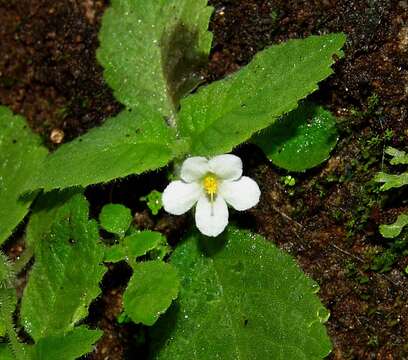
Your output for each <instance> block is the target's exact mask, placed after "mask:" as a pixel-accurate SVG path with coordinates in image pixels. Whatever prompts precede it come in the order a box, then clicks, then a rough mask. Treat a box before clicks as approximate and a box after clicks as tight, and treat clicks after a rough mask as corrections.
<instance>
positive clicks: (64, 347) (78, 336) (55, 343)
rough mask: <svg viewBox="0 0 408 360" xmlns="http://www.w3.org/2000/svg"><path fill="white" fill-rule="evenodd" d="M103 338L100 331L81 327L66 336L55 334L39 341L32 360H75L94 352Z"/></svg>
mask: <svg viewBox="0 0 408 360" xmlns="http://www.w3.org/2000/svg"><path fill="white" fill-rule="evenodd" d="M101 336H102V331H100V330H89V329H87V328H86V327H85V326H79V327H76V328H74V329H73V330H72V331H70V332H68V333H66V334H53V335H49V336H47V337H45V338H42V339H40V340H38V342H37V343H36V344H35V346H34V348H33V350H32V356H31V359H32V360H45V359H50V360H51V359H53V360H59V359H61V360H62V359H63V360H75V359H78V358H79V357H80V356H82V355H85V354H87V353H89V352H91V351H92V348H93V344H94V343H96V342H97V341H98V339H99V338H100V337H101Z"/></svg>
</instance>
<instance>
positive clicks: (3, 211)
mask: <svg viewBox="0 0 408 360" xmlns="http://www.w3.org/2000/svg"><path fill="white" fill-rule="evenodd" d="M46 154H47V150H46V149H45V148H44V147H42V146H41V141H40V137H39V136H37V135H35V134H34V133H32V132H31V130H30V129H29V128H28V126H27V123H26V121H25V120H24V119H23V118H22V117H21V116H17V115H13V114H12V112H11V111H10V110H8V109H7V108H6V107H3V106H0V244H2V243H3V242H4V241H5V240H6V239H7V238H8V237H9V236H10V235H11V233H12V231H13V230H14V228H15V227H16V226H17V225H18V224H19V223H20V221H21V220H22V219H23V218H24V216H25V215H26V214H27V211H28V208H29V206H30V204H31V202H32V200H33V199H34V194H31V195H30V196H24V197H20V196H21V195H22V193H23V192H24V190H25V183H26V181H27V179H30V178H31V177H32V176H33V174H34V173H35V172H36V171H37V167H38V166H39V164H40V162H41V160H42V159H43V158H44V157H45V155H46Z"/></svg>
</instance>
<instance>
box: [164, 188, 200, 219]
mask: <svg viewBox="0 0 408 360" xmlns="http://www.w3.org/2000/svg"><path fill="white" fill-rule="evenodd" d="M201 194H202V190H201V187H200V185H199V184H197V183H192V184H187V183H185V182H183V181H180V180H177V181H172V182H171V183H170V184H169V185H167V187H166V188H165V189H164V191H163V196H162V202H163V207H164V210H166V211H167V212H168V213H170V214H173V215H181V214H184V213H185V212H187V211H188V210H190V209H191V208H192V207H193V205H194V204H195V203H196V202H197V200H198V199H199V197H200V196H201Z"/></svg>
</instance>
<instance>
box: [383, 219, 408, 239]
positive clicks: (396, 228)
mask: <svg viewBox="0 0 408 360" xmlns="http://www.w3.org/2000/svg"><path fill="white" fill-rule="evenodd" d="M407 225H408V213H407V214H401V215H399V216H398V218H397V220H396V221H395V222H393V223H392V224H389V225H386V224H382V225H380V233H381V235H382V236H384V237H385V238H395V237H397V236H398V235H399V234H401V231H402V229H403V228H404V227H405V226H407Z"/></svg>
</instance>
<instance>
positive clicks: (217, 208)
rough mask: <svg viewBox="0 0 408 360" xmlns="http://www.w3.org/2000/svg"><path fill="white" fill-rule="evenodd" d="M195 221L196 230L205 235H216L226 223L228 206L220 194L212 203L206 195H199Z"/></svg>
mask: <svg viewBox="0 0 408 360" xmlns="http://www.w3.org/2000/svg"><path fill="white" fill-rule="evenodd" d="M195 221H196V225H197V228H198V230H200V231H201V232H202V233H203V234H204V235H207V236H218V235H219V234H221V233H222V232H223V231H224V229H225V227H226V226H227V225H228V206H227V204H226V203H225V201H224V199H223V198H222V197H221V196H217V197H216V198H215V200H214V202H213V203H211V202H210V200H209V199H208V197H207V196H206V195H203V196H201V197H200V199H199V200H198V203H197V207H196V213H195Z"/></svg>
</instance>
